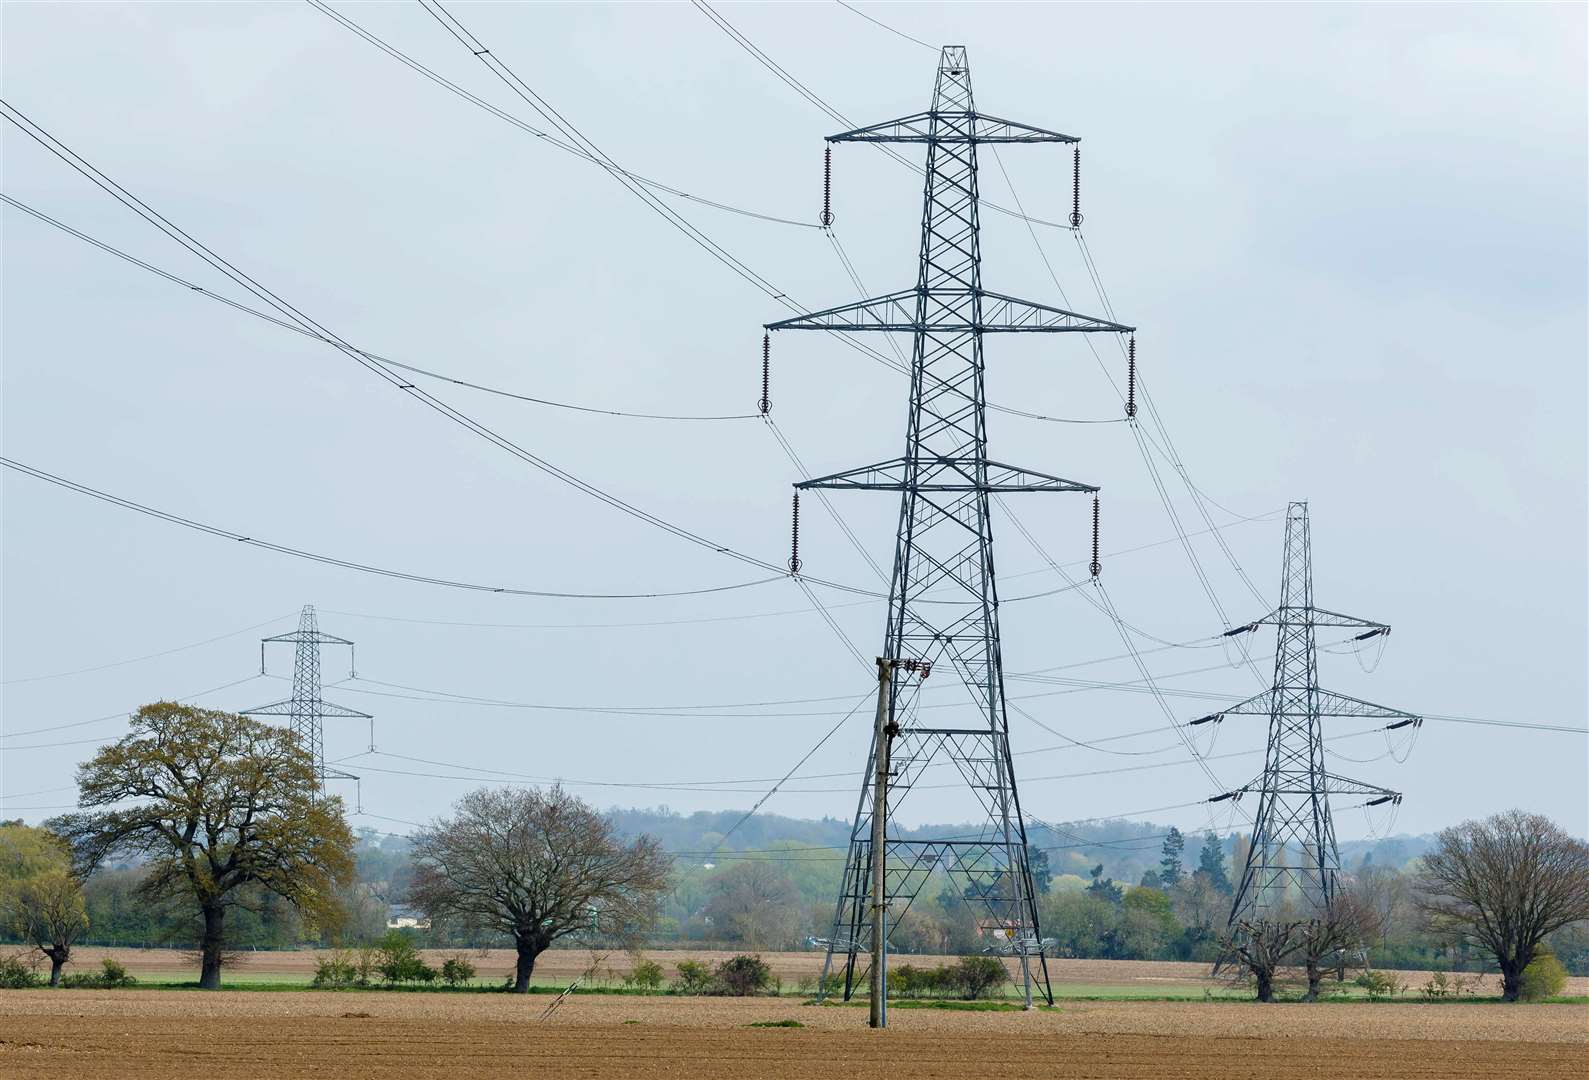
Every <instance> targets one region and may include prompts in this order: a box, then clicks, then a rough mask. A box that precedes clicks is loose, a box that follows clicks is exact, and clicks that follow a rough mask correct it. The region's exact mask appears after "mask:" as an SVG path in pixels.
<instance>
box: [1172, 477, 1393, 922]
mask: <svg viewBox="0 0 1589 1080" xmlns="http://www.w3.org/2000/svg"><path fill="white" fill-rule="evenodd" d="M1260 626H1273V627H1275V628H1276V631H1277V635H1276V636H1277V642H1276V649H1275V669H1274V685H1273V686H1272V687H1271V688H1270V689H1268V690H1265V691H1264V692H1263V693H1261V694H1258V695H1257V696H1256V697H1252V698H1248V699H1247V700H1246V701H1243V702H1242V703H1241V704H1239V705H1233V706H1231V707H1230V708H1228V709H1225V710H1222V711H1221V712H1218V713H1214V714H1212V715H1209V716H1204V717H1200V718H1199V719H1197V720H1194V721H1192V723H1194V724H1206V723H1217V722H1219V721H1220V720H1222V719H1223V718H1225V717H1227V716H1267V717H1268V718H1269V747H1268V751H1267V755H1266V757H1265V759H1264V771H1263V775H1262V776H1261V777H1259V778H1258V779H1257V780H1255V781H1253V783H1251V784H1249V785H1247V786H1246V787H1244V788H1238V789H1237V790H1236V791H1232V792H1227V793H1226V794H1224V795H1220V796H1217V797H1216V800H1217V799H1227V798H1237V797H1239V796H1240V795H1241V794H1243V793H1245V792H1247V791H1252V790H1257V791H1258V792H1259V802H1258V812H1257V815H1256V816H1255V818H1254V821H1253V834H1252V845H1251V847H1250V848H1249V849H1248V852H1247V859H1246V862H1245V864H1244V865H1243V867H1242V871H1241V878H1240V880H1239V883H1238V885H1237V887H1236V892H1235V898H1234V900H1233V902H1232V904H1231V909H1230V918H1229V920H1228V921H1227V930H1228V931H1229V932H1231V933H1237V932H1238V931H1239V929H1240V927H1241V926H1242V925H1243V924H1247V925H1257V924H1259V923H1262V922H1266V921H1269V920H1272V919H1274V918H1275V917H1276V915H1277V913H1279V912H1280V911H1281V910H1282V909H1284V910H1287V911H1292V912H1295V913H1296V914H1297V915H1298V916H1299V917H1301V918H1305V919H1319V918H1322V917H1323V916H1324V915H1325V914H1326V913H1327V912H1328V910H1329V907H1330V904H1331V902H1332V901H1333V899H1334V897H1335V893H1336V889H1337V885H1338V878H1339V876H1340V872H1341V857H1340V853H1339V851H1337V849H1336V845H1335V823H1334V821H1333V819H1332V818H1331V816H1330V796H1331V795H1352V796H1366V797H1367V798H1368V802H1367V803H1366V804H1365V805H1369V806H1377V805H1381V804H1384V803H1398V804H1399V803H1400V802H1401V794H1400V793H1399V792H1395V791H1391V790H1389V789H1387V788H1382V787H1377V786H1375V785H1373V784H1367V783H1364V782H1362V781H1361V780H1353V779H1350V778H1349V777H1345V776H1339V775H1337V774H1335V773H1331V772H1329V771H1328V770H1327V769H1326V768H1325V762H1324V735H1323V726H1322V725H1321V723H1320V720H1321V719H1322V718H1323V717H1326V716H1333V717H1353V718H1358V719H1380V720H1389V721H1390V723H1388V724H1387V725H1386V729H1387V730H1395V729H1399V728H1405V727H1413V726H1417V725H1420V724H1421V723H1422V722H1423V721H1422V718H1421V717H1419V716H1417V715H1415V714H1413V713H1409V712H1403V711H1401V710H1400V709H1391V708H1387V707H1386V706H1384V705H1375V704H1374V703H1372V702H1369V701H1362V700H1360V699H1358V698H1354V697H1348V696H1347V695H1345V694H1338V693H1335V692H1334V691H1331V690H1323V689H1320V688H1319V668H1318V643H1317V641H1316V633H1317V631H1318V630H1319V629H1320V628H1324V629H1343V630H1358V631H1359V633H1358V634H1356V635H1355V636H1354V637H1353V639H1352V640H1354V641H1366V640H1368V639H1369V638H1373V637H1379V636H1381V635H1383V634H1388V633H1390V627H1389V626H1388V625H1386V624H1385V623H1380V622H1374V621H1373V620H1371V619H1360V618H1357V617H1355V616H1352V615H1342V614H1340V613H1339V612H1334V611H1328V610H1326V609H1324V608H1320V607H1315V606H1314V604H1313V552H1312V539H1311V536H1310V533H1309V526H1308V504H1307V503H1305V502H1294V503H1291V504H1290V505H1289V506H1288V507H1287V508H1286V547H1285V568H1284V572H1283V573H1282V575H1281V578H1280V607H1279V608H1278V609H1276V610H1275V611H1273V612H1271V613H1270V614H1268V615H1265V616H1264V617H1263V618H1261V619H1259V620H1257V621H1256V622H1252V623H1248V624H1247V625H1246V626H1240V627H1237V628H1236V629H1234V630H1231V631H1228V632H1227V635H1226V636H1230V637H1233V636H1236V635H1238V634H1246V633H1252V632H1254V631H1256V630H1257V629H1258V628H1259V627H1260Z"/></svg>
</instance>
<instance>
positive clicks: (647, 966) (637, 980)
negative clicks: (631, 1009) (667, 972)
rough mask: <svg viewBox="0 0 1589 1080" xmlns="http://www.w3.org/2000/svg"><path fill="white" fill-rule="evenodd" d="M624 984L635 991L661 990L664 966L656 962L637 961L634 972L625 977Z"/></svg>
mask: <svg viewBox="0 0 1589 1080" xmlns="http://www.w3.org/2000/svg"><path fill="white" fill-rule="evenodd" d="M623 984H624V985H625V986H627V987H630V988H631V989H634V990H659V989H661V987H662V965H661V964H659V963H657V962H656V961H655V960H636V961H635V964H634V968H633V970H631V971H630V972H629V974H627V975H625V976H624V977H623Z"/></svg>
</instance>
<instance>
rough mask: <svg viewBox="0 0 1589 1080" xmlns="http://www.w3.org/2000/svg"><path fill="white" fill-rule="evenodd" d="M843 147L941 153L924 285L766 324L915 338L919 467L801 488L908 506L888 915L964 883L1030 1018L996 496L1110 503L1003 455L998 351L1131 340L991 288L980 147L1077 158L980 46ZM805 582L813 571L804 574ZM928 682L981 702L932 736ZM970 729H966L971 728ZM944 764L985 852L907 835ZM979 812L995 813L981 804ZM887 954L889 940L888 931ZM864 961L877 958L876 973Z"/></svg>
mask: <svg viewBox="0 0 1589 1080" xmlns="http://www.w3.org/2000/svg"><path fill="white" fill-rule="evenodd" d="M827 141H828V142H829V143H830V144H831V143H836V142H839V143H842V142H859V143H909V144H919V145H924V146H925V147H926V154H927V158H926V170H925V173H926V185H925V191H924V194H923V198H922V224H921V249H920V258H919V264H918V271H917V277H916V284H915V286H914V287H913V288H909V289H903V290H901V291H899V292H894V293H889V294H887V295H884V296H879V297H875V298H873V299H868V300H862V301H860V302H858V303H853V304H846V305H843V306H842V307H835V308H829V309H827V310H825V311H818V312H813V313H811V314H806V315H800V316H797V317H795V318H790V319H784V320H781V321H779V322H773V323H768V324H766V329H767V330H768V331H769V332H771V331H778V330H826V331H840V332H845V333H851V332H882V333H900V334H909V335H911V337H912V340H913V346H912V353H911V364H910V409H909V415H908V419H907V422H906V427H905V446H904V453H903V455H902V456H900V457H897V458H892V459H890V460H888V461H882V462H878V463H876V464H873V465H866V466H863V467H861V468H857V469H850V470H848V471H845V472H841V473H835V474H833V475H830V476H823V477H818V478H816V479H811V480H805V481H803V482H801V483H798V484H796V485H795V487H796V490H797V492H798V491H799V490H800V489H805V488H831V489H841V490H847V491H855V490H862V491H893V492H899V493H900V504H899V527H898V540H897V544H896V547H895V553H894V569H893V578H892V582H891V585H890V589H889V600H888V622H887V626H886V629H885V631H884V635H883V656H882V661H883V662H886V663H887V664H888V667H887V670H888V671H889V672H890V673H891V674H889V676H888V679H889V684H888V686H887V687H886V691H887V692H886V703H885V704H886V709H887V717H886V722H885V723H883V724H880V725H879V730H884V729H886V731H887V733H888V734H886V735H883V736H881V737H882V738H888V737H889V735H892V739H891V742H890V745H888V746H885V747H884V748H883V749H884V751H885V752H887V753H889V754H890V755H891V762H890V773H891V779H890V780H889V789H890V791H891V796H890V798H889V800H888V802H887V804H886V810H885V813H884V815H883V817H884V826H885V828H884V830H883V840H882V847H883V849H884V851H883V853H882V854H883V856H884V858H883V863H884V869H885V875H884V876H885V885H884V889H883V890H882V892H883V895H884V900H883V910H884V911H885V912H887V913H888V914H887V918H888V919H889V920H890V922H889V924H888V925H889V926H890V928H893V927H897V926H899V925H900V920H901V919H902V918H903V917H904V916H905V914H906V913H907V911H908V909H909V907H910V905H911V903H912V901H914V900H915V898H916V896H917V894H918V893H919V891H920V890H921V888H922V887H923V886H924V885H925V884H926V882H927V880H928V878H929V876H930V875H931V874H932V873H933V871H934V870H936V869H940V868H941V869H943V870H945V871H947V872H948V874H949V875H950V878H951V880H952V881H954V882H955V885H956V889H957V891H958V893H959V895H960V896H961V897H962V898H963V899H964V900H965V902H966V903H967V904H969V905H970V907H971V910H972V912H973V913H974V916H975V918H976V922H977V927H978V933H979V935H980V936H981V939H982V941H983V942H984V945H985V947H986V948H987V949H988V950H989V951H992V952H995V953H998V954H1000V955H1002V956H1005V957H1010V958H1013V961H1014V963H1015V964H1016V970H1015V971H1013V972H1012V977H1014V978H1016V979H1017V980H1018V982H1019V984H1020V986H1021V987H1022V988H1023V991H1024V994H1025V997H1026V1001H1027V1003H1028V1005H1029V1004H1030V1003H1031V1000H1032V992H1033V982H1034V981H1036V982H1037V983H1038V984H1039V986H1038V990H1039V992H1040V993H1042V995H1043V996H1044V997H1045V998H1046V999H1047V1000H1049V1001H1050V1002H1052V1000H1053V994H1052V990H1051V988H1050V986H1049V979H1048V964H1047V958H1046V957H1045V955H1044V952H1043V945H1042V939H1041V936H1040V934H1039V931H1038V923H1037V906H1036V900H1035V897H1034V889H1033V882H1032V873H1031V868H1030V864H1029V860H1028V855H1027V847H1026V829H1025V825H1024V822H1023V819H1022V816H1021V807H1020V798H1019V795H1018V793H1017V791H1016V785H1015V770H1014V766H1013V764H1012V763H1011V760H1010V745H1009V722H1008V717H1007V715H1006V712H1005V698H1004V671H1003V667H1002V661H1001V657H1000V648H999V623H998V592H997V589H996V588H995V584H994V574H993V533H992V529H991V526H990V523H989V499H990V497H991V496H993V495H995V494H1001V493H1005V492H1025V491H1047V492H1061V491H1067V492H1096V491H1097V490H1098V489H1097V488H1096V487H1095V486H1093V485H1090V484H1084V483H1077V482H1075V481H1072V480H1065V479H1061V478H1060V477H1057V476H1051V475H1048V474H1047V473H1040V472H1036V471H1033V470H1030V469H1023V468H1017V467H1015V466H1012V465H1006V464H1003V463H1001V462H997V461H990V460H989V459H988V456H987V428H986V423H985V412H986V400H985V396H984V390H983V371H984V369H983V351H982V346H983V337H984V335H987V334H996V333H1090V332H1111V333H1119V332H1129V331H1130V330H1131V329H1132V328H1131V327H1128V326H1122V325H1120V324H1118V323H1113V322H1109V321H1107V320H1104V319H1099V318H1093V317H1090V316H1086V315H1079V314H1077V313H1075V312H1071V311H1064V310H1061V309H1059V308H1054V307H1048V306H1045V305H1043V304H1036V303H1032V302H1030V301H1027V300H1018V299H1016V298H1014V297H1011V296H1005V295H1002V294H1000V293H994V292H989V291H987V290H985V289H984V288H983V287H982V253H981V246H980V227H979V220H978V195H977V147H978V146H979V145H981V144H984V143H1075V142H1077V141H1078V140H1076V139H1075V138H1073V137H1071V136H1069V135H1062V134H1060V133H1058V132H1054V131H1045V130H1043V129H1041V128H1035V127H1031V126H1029V125H1026V124H1019V123H1015V122H1014V121H1010V120H1003V119H1000V118H998V117H993V116H988V115H985V114H981V113H978V112H977V111H976V109H975V106H974V105H973V102H972V95H971V74H970V71H969V69H968V67H967V63H966V50H965V48H964V47H963V46H958V45H951V46H946V47H944V49H943V51H942V53H941V55H940V59H939V64H938V72H937V82H936V85H935V87H934V89H933V97H932V107H931V109H930V110H929V111H927V112H923V113H916V114H914V115H911V116H905V117H901V118H899V119H897V120H889V121H886V122H884V123H881V124H875V125H872V126H870V127H863V128H857V129H855V130H853V131H846V132H843V133H842V134H838V135H830V136H828V137H827ZM791 569H793V570H796V571H798V563H797V562H794V561H793V560H792V561H791ZM913 668H914V669H915V670H916V671H923V670H925V671H934V670H937V671H952V672H953V673H954V675H955V676H957V677H958V678H959V680H960V681H961V682H962V683H963V684H964V686H965V689H966V692H967V693H966V695H965V699H962V701H961V702H960V703H959V704H958V705H956V706H955V709H958V710H960V711H958V712H956V711H955V709H950V710H946V711H943V712H938V713H936V714H935V721H934V723H932V724H928V723H924V722H918V721H917V719H916V718H915V717H913V716H910V715H907V714H908V713H909V710H908V709H905V710H902V709H901V706H902V704H905V703H907V702H908V700H909V695H910V690H909V686H908V682H909V680H910V678H911V671H912V669H913ZM957 721H958V722H957ZM879 737H880V736H879V735H878V734H877V733H876V732H874V735H873V740H872V747H871V751H870V754H869V756H868V761H867V767H866V771H865V773H864V774H863V775H864V776H866V777H867V778H868V780H867V781H866V782H863V784H862V790H861V793H860V800H859V804H858V806H857V809H856V815H855V824H854V827H853V829H852V831H851V834H850V844H849V855H848V859H847V861H846V865H845V870H844V878H843V884H842V885H841V887H840V891H839V896H838V902H837V904H836V906H835V911H834V920H833V931H832V935H831V937H830V939H829V942H828V954H827V959H826V962H825V964H824V967H823V975H824V985H826V981H825V980H826V977H827V976H828V974H829V973H830V972H831V971H832V970H833V966H834V964H835V962H837V963H840V964H842V966H843V968H844V996H845V997H846V998H848V997H849V996H850V995H851V992H852V990H853V988H854V986H855V984H856V982H857V977H858V975H864V972H858V971H857V957H858V956H860V957H865V956H866V955H867V954H868V953H869V951H870V949H871V934H872V930H871V920H870V919H869V918H868V912H869V910H870V905H871V902H872V901H871V889H870V885H869V878H870V877H871V870H872V868H873V859H874V858H875V857H876V856H877V854H878V853H875V852H874V851H873V846H874V844H873V839H872V820H871V819H872V798H873V794H872V790H871V784H870V777H871V775H872V772H873V770H874V767H875V762H876V761H877V759H878V752H879V746H878V740H879ZM935 759H947V760H948V761H950V762H952V763H953V764H954V765H955V767H956V769H957V771H958V774H959V776H960V778H961V779H962V780H963V781H964V782H965V785H966V788H965V790H967V791H969V792H970V793H971V795H972V796H974V799H975V804H973V803H971V802H969V801H968V802H967V807H968V812H971V813H978V812H980V813H984V814H985V815H986V817H985V822H986V823H985V824H984V826H983V827H982V829H981V832H980V834H978V835H976V836H972V837H966V836H963V835H962V836H958V837H941V838H940V837H924V836H921V835H915V836H910V837H907V836H905V835H904V831H903V830H901V829H898V828H896V826H895V824H894V822H895V819H896V815H897V813H898V811H899V808H900V804H901V803H904V802H907V801H908V798H909V795H910V791H911V788H912V785H913V784H914V783H915V782H916V781H917V780H918V779H919V778H920V777H921V774H922V770H923V769H924V768H926V767H927V766H928V765H930V764H932V763H933V761H934V760H935ZM978 805H979V806H980V811H978V810H977V809H976V806H978ZM883 936H884V940H885V941H886V940H887V938H888V936H889V935H888V934H887V933H886V932H885V934H884V935H883ZM863 963H864V961H863Z"/></svg>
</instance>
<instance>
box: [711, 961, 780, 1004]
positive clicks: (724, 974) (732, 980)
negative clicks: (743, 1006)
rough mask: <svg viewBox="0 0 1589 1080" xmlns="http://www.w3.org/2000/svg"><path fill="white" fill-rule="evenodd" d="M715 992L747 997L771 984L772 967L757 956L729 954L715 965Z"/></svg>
mask: <svg viewBox="0 0 1589 1080" xmlns="http://www.w3.org/2000/svg"><path fill="white" fill-rule="evenodd" d="M713 981H714V982H716V984H717V992H718V993H721V994H728V995H729V996H731V997H749V996H750V995H752V994H759V993H761V992H762V991H764V990H768V989H771V988H772V986H773V977H772V969H771V968H769V967H768V966H767V962H766V961H765V960H763V959H762V958H761V957H759V956H731V957H729V958H728V959H727V960H724V961H723V962H722V963H721V964H718V965H717V972H716V976H715V978H714V980H713Z"/></svg>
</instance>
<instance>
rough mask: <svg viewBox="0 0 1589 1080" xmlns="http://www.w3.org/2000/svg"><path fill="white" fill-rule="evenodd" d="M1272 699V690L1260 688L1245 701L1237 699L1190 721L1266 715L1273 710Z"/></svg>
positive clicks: (1273, 698) (1273, 696) (1200, 722)
mask: <svg viewBox="0 0 1589 1080" xmlns="http://www.w3.org/2000/svg"><path fill="white" fill-rule="evenodd" d="M1274 701H1275V692H1274V691H1273V690H1262V691H1259V692H1258V693H1256V694H1254V695H1253V696H1252V697H1250V698H1248V699H1247V700H1246V701H1239V702H1237V703H1236V704H1234V705H1227V706H1226V707H1225V708H1223V709H1220V710H1219V711H1218V712H1215V713H1209V714H1208V715H1207V716H1200V717H1198V718H1197V719H1196V720H1193V721H1192V723H1193V724H1206V723H1209V722H1210V721H1213V722H1216V723H1217V722H1218V721H1220V720H1222V719H1223V718H1225V717H1227V716H1268V715H1269V714H1270V713H1272V712H1274Z"/></svg>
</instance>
